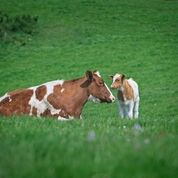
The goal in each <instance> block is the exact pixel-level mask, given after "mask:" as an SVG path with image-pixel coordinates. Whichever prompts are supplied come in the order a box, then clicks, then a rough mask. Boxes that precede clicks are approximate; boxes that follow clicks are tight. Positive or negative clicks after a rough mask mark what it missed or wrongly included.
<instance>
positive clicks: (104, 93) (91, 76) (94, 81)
mask: <svg viewBox="0 0 178 178" xmlns="http://www.w3.org/2000/svg"><path fill="white" fill-rule="evenodd" d="M86 83H87V88H88V92H89V95H90V97H89V99H91V100H93V101H98V102H107V103H111V102H114V100H115V97H114V96H113V95H112V93H111V91H110V90H109V88H108V86H107V85H106V84H105V82H104V80H103V79H102V78H101V76H100V74H99V72H98V71H95V72H91V71H87V72H86Z"/></svg>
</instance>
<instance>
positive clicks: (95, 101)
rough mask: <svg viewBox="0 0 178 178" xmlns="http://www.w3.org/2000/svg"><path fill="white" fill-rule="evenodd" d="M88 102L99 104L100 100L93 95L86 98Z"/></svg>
mask: <svg viewBox="0 0 178 178" xmlns="http://www.w3.org/2000/svg"><path fill="white" fill-rule="evenodd" d="M88 100H89V101H92V102H94V103H100V102H101V101H100V99H98V98H96V97H94V96H93V95H90V96H89V97H88Z"/></svg>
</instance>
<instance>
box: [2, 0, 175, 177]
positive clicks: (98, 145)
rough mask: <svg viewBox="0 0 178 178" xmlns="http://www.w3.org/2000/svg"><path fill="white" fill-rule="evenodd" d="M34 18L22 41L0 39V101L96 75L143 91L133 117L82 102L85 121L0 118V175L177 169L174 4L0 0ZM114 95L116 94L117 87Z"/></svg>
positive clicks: (139, 173)
mask: <svg viewBox="0 0 178 178" xmlns="http://www.w3.org/2000/svg"><path fill="white" fill-rule="evenodd" d="M0 10H1V11H3V12H6V13H8V14H9V15H10V16H16V15H22V14H25V13H27V14H31V15H32V16H38V17H39V18H38V27H37V31H38V33H37V34H35V35H34V36H32V37H29V40H28V42H27V43H26V45H23V46H22V45H21V43H20V42H19V43H16V44H4V43H1V42H0V76H1V77H0V95H3V94H4V93H5V92H7V91H12V90H14V89H17V88H25V87H30V86H35V85H37V84H40V83H44V82H47V81H50V80H56V79H62V78H63V79H73V78H77V77H80V76H82V75H84V73H85V71H86V70H88V69H92V70H95V69H98V70H99V71H100V72H101V75H102V76H103V78H104V79H105V81H106V83H107V84H108V85H110V84H111V81H110V80H109V78H108V75H110V74H114V73H116V72H123V73H125V74H126V75H127V76H131V77H133V78H134V79H135V80H136V81H137V82H138V83H139V86H140V94H141V106H140V118H139V120H134V121H130V120H123V119H120V118H119V116H118V115H117V104H116V103H113V104H93V103H87V104H86V106H85V108H84V110H83V120H82V121H78V120H76V121H71V122H58V121H56V120H52V119H49V118H45V119H36V118H33V117H28V116H22V117H11V118H5V117H2V116H1V117H0V177H2V178H6V177H17V178H21V177H30V178H33V177H34V178H36V177H75V178H78V177H91V178H103V177H104V178H113V177H122V178H125V177H126V178H132V177H134V178H150V177H153V178H164V177H165V178H168V177H170V178H173V177H178V176H177V173H178V171H177V167H178V151H177V147H178V142H177V139H178V127H177V125H178V110H177V103H178V90H177V88H178V84H177V83H178V76H177V71H178V53H177V51H178V31H177V30H178V24H177V19H178V2H177V1H171V0H169V1H166V0H165V1H164V0H156V1H153V0H151V1H149V2H148V1H145V0H142V1H141V0H138V1H135V0H126V1H123V2H122V1H118V0H109V1H105V0H93V1H89V0H74V1H70V0H68V1H65V2H64V1H57V0H46V1H45V2H44V1H41V0H37V1H33V0H29V1H23V2H22V1H20V0H15V1H5V0H0ZM113 93H114V94H115V95H116V91H113Z"/></svg>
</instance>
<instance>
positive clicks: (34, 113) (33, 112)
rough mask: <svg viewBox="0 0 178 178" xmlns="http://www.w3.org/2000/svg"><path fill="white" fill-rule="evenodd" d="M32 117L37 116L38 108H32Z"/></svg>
mask: <svg viewBox="0 0 178 178" xmlns="http://www.w3.org/2000/svg"><path fill="white" fill-rule="evenodd" d="M32 115H33V116H37V108H35V107H33V108H32Z"/></svg>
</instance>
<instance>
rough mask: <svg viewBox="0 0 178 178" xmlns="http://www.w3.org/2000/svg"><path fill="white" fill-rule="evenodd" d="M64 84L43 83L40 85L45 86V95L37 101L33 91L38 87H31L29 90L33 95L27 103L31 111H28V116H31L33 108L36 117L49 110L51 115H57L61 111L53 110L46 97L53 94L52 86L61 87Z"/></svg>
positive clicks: (58, 82)
mask: <svg viewBox="0 0 178 178" xmlns="http://www.w3.org/2000/svg"><path fill="white" fill-rule="evenodd" d="M63 83H64V80H56V81H51V82H47V83H44V84H42V85H45V86H46V90H47V92H46V94H45V96H44V98H43V99H42V100H41V101H39V100H38V99H37V98H36V94H35V91H36V89H37V88H38V87H39V86H35V87H31V88H29V89H32V90H33V95H32V97H31V99H30V101H29V105H30V106H31V109H30V113H29V115H32V114H33V113H32V111H33V107H35V108H36V109H37V117H40V115H41V114H42V113H44V111H45V110H46V109H49V110H50V112H51V114H52V115H54V114H58V113H59V112H60V111H61V110H60V109H55V108H54V107H53V106H52V105H51V104H50V103H49V102H48V101H47V97H48V96H49V95H50V94H51V93H53V89H54V86H56V85H61V86H62V84H63Z"/></svg>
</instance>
